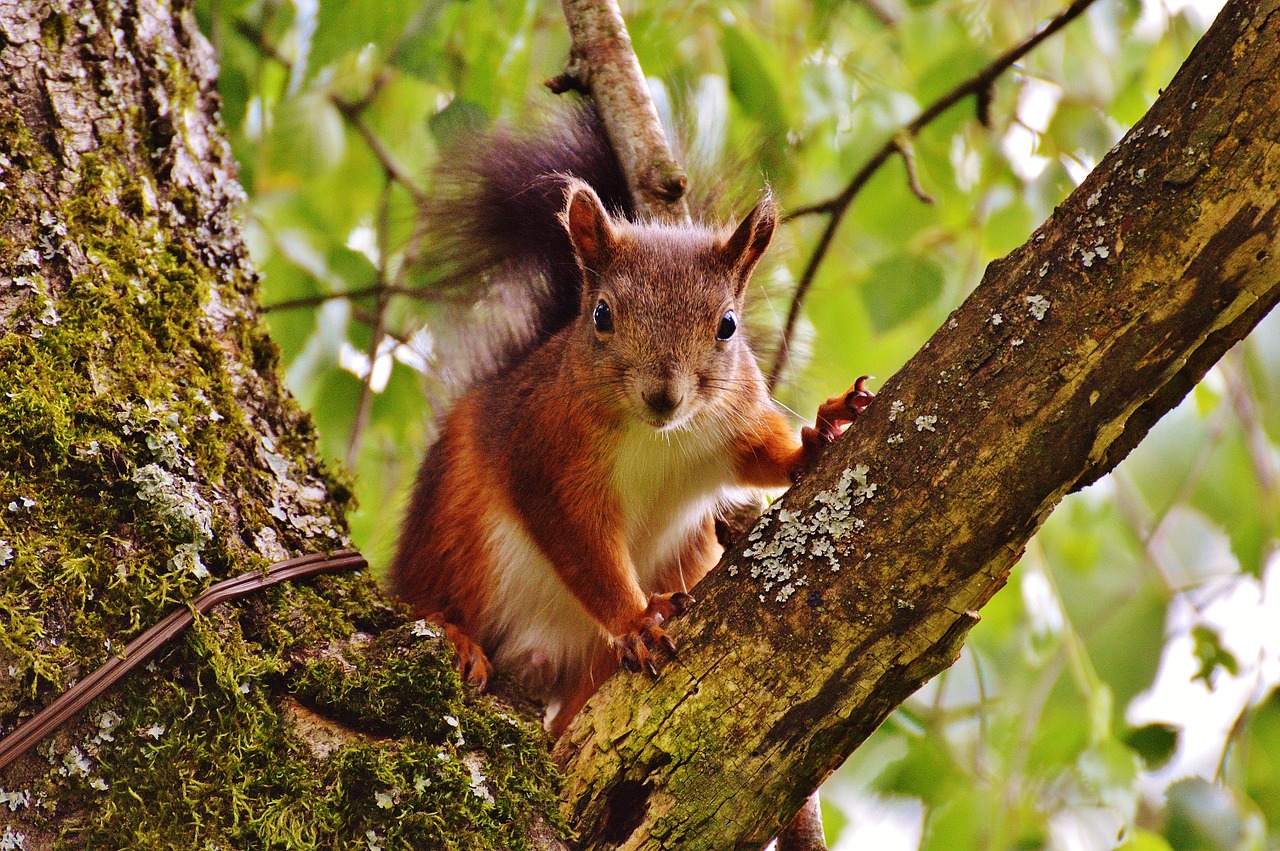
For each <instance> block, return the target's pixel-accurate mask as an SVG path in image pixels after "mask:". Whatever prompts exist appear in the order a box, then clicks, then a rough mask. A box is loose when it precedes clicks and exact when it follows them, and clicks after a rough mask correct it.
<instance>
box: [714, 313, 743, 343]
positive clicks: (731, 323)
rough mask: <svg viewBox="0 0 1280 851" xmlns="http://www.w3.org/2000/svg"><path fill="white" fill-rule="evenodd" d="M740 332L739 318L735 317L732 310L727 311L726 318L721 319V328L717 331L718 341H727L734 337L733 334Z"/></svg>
mask: <svg viewBox="0 0 1280 851" xmlns="http://www.w3.org/2000/svg"><path fill="white" fill-rule="evenodd" d="M737 330H738V318H737V317H736V316H734V315H733V311H732V310H726V311H725V313H724V316H722V317H720V327H719V328H717V329H716V339H717V340H721V341H723V340H727V339H729V338H730V337H732V336H733V332H734V331H737Z"/></svg>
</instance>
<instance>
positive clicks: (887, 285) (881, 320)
mask: <svg viewBox="0 0 1280 851" xmlns="http://www.w3.org/2000/svg"><path fill="white" fill-rule="evenodd" d="M942 284H943V272H942V267H941V266H940V265H939V264H938V263H937V262H935V261H934V260H931V259H929V258H925V257H919V256H917V255H914V254H907V253H904V254H897V255H895V256H893V257H890V258H889V259H887V260H883V261H881V262H880V263H877V264H876V265H875V266H874V267H873V268H872V270H871V277H870V279H869V280H868V281H867V283H866V284H865V285H864V286H863V289H862V292H863V298H864V299H865V301H866V304H867V313H868V315H870V317H871V323H872V325H873V327H874V328H875V330H876V331H888V330H889V329H891V328H895V327H897V326H898V325H900V324H902V323H903V322H905V321H907V320H908V319H910V318H911V317H913V316H915V315H916V314H917V313H919V312H920V311H921V310H923V309H924V308H926V307H928V306H929V305H931V304H933V302H934V301H935V300H936V299H937V298H938V296H939V295H941V294H942Z"/></svg>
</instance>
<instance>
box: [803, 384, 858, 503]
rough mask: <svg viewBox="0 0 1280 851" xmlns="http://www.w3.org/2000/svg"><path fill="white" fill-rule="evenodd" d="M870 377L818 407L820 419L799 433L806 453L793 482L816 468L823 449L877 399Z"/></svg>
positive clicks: (818, 417)
mask: <svg viewBox="0 0 1280 851" xmlns="http://www.w3.org/2000/svg"><path fill="white" fill-rule="evenodd" d="M870 380H871V376H869V375H864V376H862V377H861V378H859V379H858V380H857V381H855V382H853V386H852V387H850V388H849V389H848V390H847V391H846V392H845V393H843V394H842V395H840V396H832V397H831V398H830V399H828V400H827V401H825V402H823V403H822V404H821V405H819V406H818V416H817V419H815V420H814V423H813V425H811V426H805V427H804V428H802V429H801V430H800V443H801V446H802V447H803V451H802V452H801V454H800V461H799V463H797V464H796V465H795V467H794V468H792V470H791V481H793V482H794V481H795V480H796V479H798V478H799V477H800V474H801V473H803V472H804V471H805V470H808V469H809V467H811V466H812V465H813V462H814V461H817V460H818V456H819V455H821V454H822V450H824V449H826V448H827V447H828V446H830V445H831V444H832V443H833V442H835V439H836V438H837V437H839V436H840V434H841V433H842V432H843V431H844V427H845V426H846V425H848V424H849V423H851V422H853V421H854V420H856V419H857V418H858V416H859V415H860V414H861V413H862V412H863V411H864V410H866V408H867V406H868V405H870V404H871V400H872V399H874V398H875V394H874V393H872V392H871V391H870V390H868V389H867V388H866V384H867V382H868V381H870Z"/></svg>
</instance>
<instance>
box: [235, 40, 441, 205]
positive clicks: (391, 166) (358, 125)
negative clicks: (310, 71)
mask: <svg viewBox="0 0 1280 851" xmlns="http://www.w3.org/2000/svg"><path fill="white" fill-rule="evenodd" d="M234 26H235V30H236V32H238V33H240V35H242V36H244V38H245V39H246V40H248V41H249V42H250V43H251V44H252V45H253V46H254V47H256V48H257V49H258V51H259V52H260V53H261V54H262V55H263V56H265V57H267V58H268V59H271V60H272V61H274V62H277V63H279V64H280V66H281V67H283V68H284V69H285V70H286V71H289V72H290V73H292V71H293V63H292V62H291V61H290V60H289V58H288V57H287V56H285V55H284V54H282V53H281V52H280V51H279V50H277V49H276V46H275V45H273V44H272V43H271V42H269V41H267V39H266V36H264V35H263V33H262V31H261V30H259V29H258V28H257V27H254V26H253V25H252V24H250V23H249V22H248V21H246V20H244V19H243V18H237V19H236V20H235V22H234ZM386 81H387V77H386V75H385V74H383V75H379V76H378V77H377V79H375V80H374V83H373V87H372V88H371V89H370V90H369V93H368V94H366V95H365V96H364V97H362V98H361V99H360V100H358V101H349V100H347V99H346V98H344V97H342V96H341V95H339V94H337V93H336V92H329V103H331V104H333V107H334V109H336V110H338V113H339V114H340V115H341V116H342V118H343V120H344V121H346V122H347V124H349V125H351V128H352V129H353V130H355V131H356V133H358V134H360V138H362V139H364V142H365V144H366V145H368V146H369V150H370V151H372V152H373V155H374V157H376V158H377V160H378V163H379V164H380V165H381V166H382V170H383V171H384V172H385V173H386V175H387V176H388V177H390V178H391V179H392V180H394V181H395V182H396V183H399V184H400V185H401V186H403V187H404V188H405V190H406V191H407V192H408V193H409V194H410V195H412V196H413V200H414V202H415V203H416V204H417V205H418V206H422V205H423V203H425V201H426V199H427V193H426V191H425V190H423V188H422V187H420V186H419V185H418V184H417V182H416V181H415V180H414V179H413V177H412V176H411V175H410V174H409V172H407V171H406V170H405V168H404V166H402V165H400V162H399V161H398V160H397V159H396V158H395V156H394V155H393V154H392V153H391V151H390V150H389V149H388V148H387V146H386V145H384V144H383V143H382V140H381V139H379V138H378V137H377V136H376V135H375V134H374V132H373V130H372V129H371V128H370V127H369V124H368V122H367V121H365V120H364V111H365V110H366V109H367V108H368V107H369V105H370V104H372V103H373V101H374V98H376V97H377V94H378V92H379V91H381V90H382V86H383V85H384V84H385V83H386Z"/></svg>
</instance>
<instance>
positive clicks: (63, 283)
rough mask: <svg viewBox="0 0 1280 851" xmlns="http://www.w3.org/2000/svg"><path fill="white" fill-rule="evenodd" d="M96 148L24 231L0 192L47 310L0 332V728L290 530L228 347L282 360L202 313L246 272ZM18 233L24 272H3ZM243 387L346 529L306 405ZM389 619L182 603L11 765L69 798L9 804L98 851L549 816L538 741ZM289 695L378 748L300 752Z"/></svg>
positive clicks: (28, 153) (438, 833) (454, 842)
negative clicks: (168, 623)
mask: <svg viewBox="0 0 1280 851" xmlns="http://www.w3.org/2000/svg"><path fill="white" fill-rule="evenodd" d="M11 124H12V119H11V118H9V117H0V138H5V139H6V143H5V144H6V146H7V147H6V148H5V149H4V154H5V156H6V157H8V158H9V160H10V162H11V163H13V164H14V165H19V164H21V165H22V166H23V167H28V166H29V167H30V169H31V170H30V171H29V172H27V173H25V174H24V175H22V177H21V179H23V180H36V179H39V175H40V173H41V172H42V171H46V170H48V171H51V170H52V169H54V168H55V166H54V164H53V163H52V162H51V161H50V160H49V159H48V158H47V157H45V156H44V155H43V154H42V153H41V151H40V149H39V148H38V146H35V145H34V144H31V143H30V139H29V136H27V135H24V134H25V132H26V131H25V130H23V129H21V128H20V127H18V128H14V127H12V126H9V125H11ZM10 131H12V132H10ZM115 144H116V143H115V142H113V141H112V140H110V139H108V140H107V141H106V144H105V148H104V150H102V151H100V152H99V153H97V154H87V155H83V156H82V159H81V169H80V171H81V181H80V187H81V189H80V191H79V192H78V194H76V195H75V196H74V197H72V198H70V199H69V200H67V201H66V202H65V203H64V204H62V206H61V207H60V208H58V209H53V210H49V211H43V212H42V213H41V214H40V216H39V218H38V220H35V221H32V220H31V218H30V215H29V213H24V211H22V210H20V209H18V208H16V207H15V206H14V202H13V201H12V199H6V198H3V197H0V229H3V230H4V231H5V234H6V236H5V239H4V241H3V242H2V243H0V273H3V274H11V273H12V271H13V270H16V269H20V268H21V270H22V271H21V273H22V274H24V275H26V276H28V277H30V278H31V279H32V280H33V281H34V280H36V279H37V277H39V280H40V287H46V288H54V289H56V291H57V292H58V295H59V297H58V300H57V304H56V307H57V314H56V317H49V316H48V315H47V312H46V311H45V309H44V307H43V303H42V302H41V301H40V298H41V297H42V296H41V292H40V287H31V288H27V289H23V290H22V291H21V292H20V293H18V296H19V297H20V298H22V299H26V300H25V301H23V302H22V303H21V304H20V305H19V306H20V309H19V310H15V311H14V312H13V313H12V314H11V315H10V317H9V321H8V322H7V323H6V325H7V333H4V334H3V335H0V725H3V728H4V729H11V727H12V724H13V723H14V722H15V721H16V720H18V719H19V718H20V717H21V716H22V715H24V714H25V713H27V712H29V711H30V710H32V709H34V708H35V707H37V706H39V705H44V704H47V703H48V702H49V701H50V700H52V698H53V697H54V696H55V694H56V693H58V692H60V691H62V690H63V689H65V688H66V687H67V685H69V684H70V683H71V682H72V681H73V680H75V679H78V678H79V677H81V676H83V674H84V673H85V672H87V671H89V670H91V669H92V668H94V667H96V666H97V665H99V664H101V663H102V662H103V661H104V660H105V659H106V657H107V654H108V653H112V652H118V650H119V648H120V646H121V645H122V644H123V643H124V642H125V641H127V640H129V639H130V638H132V637H134V636H136V635H137V634H138V633H140V632H141V631H142V630H143V629H145V628H146V627H147V626H150V625H151V624H153V623H155V622H157V621H158V620H160V619H161V618H162V617H163V616H164V615H166V614H168V613H169V612H170V611H172V610H173V609H175V608H177V607H179V606H181V605H184V604H185V603H186V601H188V600H190V599H191V598H193V597H194V596H195V595H196V594H197V593H199V591H200V590H202V589H203V588H204V587H207V585H208V584H209V583H210V582H212V581H214V580H216V579H220V578H225V577H228V576H231V575H234V574H237V573H240V572H243V571H244V570H246V569H248V568H250V567H253V566H258V567H262V566H265V563H266V561H267V559H266V558H264V557H262V556H261V555H258V554H257V553H256V549H255V540H256V538H257V536H260V535H264V534H268V533H269V534H270V536H272V538H273V540H275V541H277V542H278V543H279V544H281V545H283V546H285V547H287V548H289V549H292V550H295V551H296V550H298V549H301V548H303V547H304V546H308V538H307V534H306V531H305V530H303V529H300V528H298V526H297V523H296V521H297V520H298V518H296V517H292V516H287V515H286V516H281V515H282V512H280V509H279V508H274V507H273V502H272V494H273V488H274V487H276V486H277V485H278V481H277V477H276V474H275V473H273V471H272V470H271V469H264V464H263V462H262V460H261V456H260V453H261V452H262V451H263V450H262V446H263V442H262V439H261V437H260V436H259V435H258V433H257V431H256V430H255V428H256V426H255V424H253V423H250V422H248V421H247V418H246V415H245V413H244V409H243V407H242V404H241V401H240V399H239V398H238V394H242V393H243V392H244V391H243V389H240V385H239V384H238V382H239V381H242V380H243V377H242V376H233V375H231V374H230V373H229V372H228V370H227V367H226V366H225V362H226V357H225V354H224V352H223V350H222V347H224V346H227V345H231V346H233V347H236V346H238V347H239V348H240V350H241V351H242V352H244V353H245V354H246V358H247V359H248V360H250V361H251V362H252V364H253V365H254V367H255V368H257V369H260V370H263V371H265V373H266V374H267V375H268V376H273V375H274V370H275V369H276V364H277V361H278V352H277V350H276V349H275V346H274V344H273V343H272V342H271V340H270V338H269V337H268V336H267V335H266V332H265V331H264V329H263V328H262V326H261V325H260V323H258V322H257V321H256V319H254V318H252V317H249V318H245V319H243V320H242V321H240V322H239V323H238V324H233V325H232V327H231V328H230V329H229V335H230V336H229V338H228V339H210V338H209V334H210V332H209V331H208V330H207V325H206V323H203V322H201V321H200V316H201V312H202V306H203V305H205V304H207V303H208V302H209V301H210V299H211V298H213V297H215V294H216V295H217V297H218V298H220V299H221V301H222V302H223V303H224V304H233V303H235V301H236V298H237V297H238V296H237V295H236V294H237V293H243V292H246V291H248V290H251V289H252V288H253V286H254V281H253V280H252V275H251V274H247V273H244V272H243V271H241V270H240V269H237V270H233V273H232V274H230V275H228V274H227V272H226V270H225V269H222V270H219V269H214V268H210V267H208V266H207V265H205V263H204V262H203V261H202V260H201V259H200V257H201V256H202V255H201V253H200V252H199V251H198V250H196V248H195V247H194V246H193V245H192V244H191V243H189V242H188V240H189V239H192V238H194V237H192V236H190V235H189V234H188V232H187V231H186V230H185V227H186V220H187V219H190V218H192V217H193V216H194V215H195V214H196V213H197V212H198V210H199V205H198V203H197V199H194V198H185V200H184V199H183V198H182V197H181V193H178V196H179V197H176V198H173V199H167V200H165V199H158V197H157V189H156V187H155V186H154V185H152V183H151V182H150V180H151V179H150V178H149V177H147V176H146V173H147V172H146V169H131V168H130V167H129V166H128V165H127V163H128V162H129V160H128V152H127V150H126V149H125V146H124V145H123V144H121V145H120V146H119V147H118V148H113V147H112V146H113V145H115ZM13 174H14V172H13V171H12V170H7V171H6V177H7V178H9V177H12V176H13ZM46 212H47V213H48V215H45V213H46ZM24 215H26V216H27V218H25V219H24V218H23V216H24ZM73 239H74V242H75V244H74V246H73V245H71V244H70V240H73ZM32 244H39V245H42V246H43V248H42V256H41V259H40V261H39V263H38V264H37V266H38V268H36V267H31V268H27V267H22V266H21V264H22V263H23V262H26V261H24V260H23V254H24V252H27V251H28V250H29V246H30V245H32ZM67 252H73V253H74V252H79V253H80V255H82V256H83V257H84V258H86V259H87V261H88V262H87V264H80V263H77V264H71V263H70V262H68V260H67V257H68V254H67ZM28 259H30V258H28ZM28 265H30V264H28ZM73 265H74V267H75V268H76V269H83V271H78V272H76V273H74V274H73V273H72V272H71V271H70V270H71V269H72V267H73ZM14 292H15V291H14V290H13V289H12V288H11V289H9V290H5V289H0V298H9V297H10V296H12V295H13V294H14ZM254 393H255V404H256V405H258V406H259V407H260V409H261V410H262V416H263V417H264V418H266V419H271V420H273V421H276V422H281V423H285V424H287V425H288V426H289V427H288V428H287V429H285V430H284V433H282V434H281V435H279V436H278V438H277V439H276V441H275V442H274V444H273V445H272V446H271V447H270V449H269V451H270V453H272V455H273V459H274V460H273V462H272V463H268V464H266V465H265V466H266V467H267V468H270V467H272V466H273V465H274V464H282V465H285V466H287V467H288V468H289V469H290V470H293V471H295V472H300V473H301V474H303V475H305V476H307V477H310V478H313V479H314V480H316V481H320V482H323V483H324V484H325V485H326V486H327V487H328V494H329V499H330V500H331V501H330V503H329V504H328V505H327V506H325V507H318V508H317V513H324V516H323V517H322V518H320V519H322V520H324V521H325V522H330V516H331V517H332V518H333V522H336V523H337V524H339V526H340V524H341V522H342V513H343V511H344V510H345V509H346V507H347V505H348V504H349V502H350V499H351V493H350V487H349V485H348V484H347V483H346V482H345V481H343V480H342V479H341V478H340V477H337V476H335V475H334V473H333V471H331V470H328V469H327V468H325V467H324V466H323V465H322V464H320V463H319V462H318V461H317V460H316V459H315V457H314V429H313V428H312V426H311V423H310V420H309V419H308V418H307V417H305V416H304V415H300V414H299V413H298V412H297V411H296V410H295V408H294V406H293V402H292V401H291V400H290V399H289V398H288V397H287V396H286V395H285V394H284V391H283V390H282V389H281V388H280V385H279V383H278V381H275V380H268V381H264V382H261V384H260V385H259V384H255V385H254ZM11 505H12V507H10V506H11ZM229 506H234V510H232V509H231V508H229ZM273 512H274V513H273ZM322 540H324V539H322ZM309 545H310V546H311V547H314V546H315V543H314V542H311V543H310V544H309ZM401 620H402V618H401V616H400V614H399V613H398V612H397V611H395V610H394V609H393V608H391V607H390V606H388V605H387V604H386V603H385V602H383V601H382V599H381V597H380V596H379V595H378V592H377V589H376V588H375V586H374V583H373V580H372V578H371V577H369V576H368V575H354V574H353V575H344V576H333V577H325V578H322V579H319V580H316V581H314V582H312V583H309V584H307V585H302V586H288V587H284V588H280V589H275V590H273V591H272V592H270V593H269V594H266V595H262V596H260V597H256V598H253V599H250V600H247V601H245V602H244V603H242V604H240V605H238V606H237V607H234V608H224V609H219V610H218V611H216V612H215V613H214V614H213V615H212V616H210V617H208V618H200V619H199V620H198V623H197V625H196V627H195V629H194V630H193V631H192V633H191V634H190V635H189V636H188V637H186V638H184V639H183V640H181V641H179V642H178V643H177V644H176V646H174V647H173V648H170V649H169V650H168V651H167V652H165V653H163V654H161V656H160V657H159V658H158V659H157V660H156V661H155V663H154V666H153V669H152V670H150V671H144V672H142V673H140V674H135V675H133V676H131V677H130V678H127V679H126V680H124V681H123V682H122V683H121V684H119V685H118V686H116V687H115V688H114V689H113V690H112V692H111V693H110V695H109V696H108V697H106V698H104V699H102V700H100V701H98V702H97V703H96V704H95V705H94V706H92V707H90V709H89V710H88V711H87V712H86V713H84V714H83V715H82V717H81V718H80V719H79V720H78V721H77V722H76V724H73V725H69V726H68V727H67V728H66V729H65V730H64V731H63V732H62V733H60V734H59V736H58V737H57V738H56V739H54V740H53V741H52V742H46V743H43V744H42V745H41V751H42V752H43V753H44V754H45V756H46V758H47V759H48V763H47V769H45V768H44V767H43V766H44V764H43V763H40V762H38V761H37V763H36V767H37V769H38V770H37V771H36V773H34V774H32V773H31V768H30V765H31V764H30V763H28V764H27V768H26V769H24V771H25V773H24V774H23V776H22V777H21V778H19V780H20V782H21V784H22V788H26V789H28V790H29V791H31V792H32V793H33V801H34V800H40V799H41V796H42V795H43V796H44V797H45V799H46V800H53V799H54V798H57V800H58V801H59V802H60V809H59V810H58V811H57V812H53V811H52V810H51V809H50V808H49V807H46V806H41V805H35V804H33V805H32V806H31V807H28V808H26V809H24V810H23V811H22V812H20V813H15V814H14V818H15V819H25V820H26V823H28V824H30V825H32V826H33V827H34V829H36V830H40V831H46V832H54V833H60V835H61V840H62V842H63V843H64V844H66V845H69V846H83V845H87V846H89V847H103V848H136V849H149V848H174V847H179V848H184V847H190V848H200V847H206V846H208V847H220V848H289V849H295V848H297V849H306V848H335V847H357V848H358V847H368V841H370V840H371V837H372V838H374V840H373V841H376V843H377V844H380V845H381V846H382V847H383V848H385V849H388V851H390V849H393V848H477V849H479V848H485V849H489V848H518V847H520V846H521V837H522V836H523V835H524V832H525V830H526V829H527V828H528V825H529V824H530V822H531V820H532V819H533V818H535V815H536V814H539V813H542V814H549V813H552V812H554V807H553V804H552V799H553V793H554V790H553V789H552V788H551V787H550V781H548V780H546V779H545V778H548V777H551V776H552V775H553V773H554V772H552V770H551V768H550V766H549V763H548V757H547V752H546V743H545V740H544V738H543V737H542V735H541V733H540V732H539V731H538V730H537V729H536V728H531V727H529V726H526V725H523V724H521V723H519V722H516V721H514V720H512V719H511V718H510V717H507V716H504V715H503V714H501V713H499V712H496V711H494V709H493V707H491V706H489V705H487V704H485V703H476V702H475V700H474V699H473V698H471V697H469V696H468V695H466V693H465V692H464V691H463V689H462V687H461V685H460V683H459V682H458V680H457V677H456V675H455V674H454V673H453V671H452V669H451V668H450V666H449V659H450V651H449V650H448V648H446V647H443V646H442V645H441V644H440V642H439V640H433V639H430V638H429V637H425V636H421V635H415V634H414V632H413V630H412V629H411V628H406V627H401V628H393V627H394V625H395V624H397V623H399V622H400V621H401ZM354 633H368V634H371V635H377V636H378V637H377V638H376V639H373V640H372V644H371V645H369V646H368V647H367V648H365V649H366V650H367V651H368V652H367V653H357V652H354V650H353V651H352V652H351V653H349V654H348V655H349V656H350V658H349V659H347V664H346V665H338V664H337V663H336V662H335V660H334V659H333V658H326V657H324V656H314V655H312V656H308V655H306V652H305V651H306V649H307V648H314V647H335V646H341V645H342V643H343V642H347V641H348V640H349V638H350V636H351V635H353V634H354ZM290 690H294V691H296V692H297V694H298V695H299V696H300V697H301V698H302V699H303V700H304V701H305V702H306V703H308V704H310V705H311V706H313V707H315V708H316V709H318V710H319V711H320V712H322V713H324V714H327V715H331V716H336V717H338V718H341V719H343V720H344V721H345V722H346V723H347V724H349V725H351V726H352V727H355V728H357V729H364V730H374V731H378V732H380V733H383V734H389V735H392V736H395V737H397V738H396V739H394V740H383V739H377V740H370V739H367V738H363V737H359V736H357V737H356V738H355V739H354V742H355V743H354V744H350V745H348V746H345V747H341V748H339V749H338V750H336V751H334V752H333V753H331V754H329V755H327V756H324V757H318V756H317V755H316V754H315V753H313V751H312V749H311V747H310V746H309V745H308V744H307V743H305V742H303V741H301V740H299V739H298V738H297V736H296V735H295V733H294V732H293V727H292V726H291V724H290V723H288V722H287V720H286V719H285V716H284V712H283V710H282V708H281V697H282V695H283V694H284V693H285V692H287V691H290ZM449 719H454V720H455V721H456V722H457V723H456V725H455V724H454V723H452V722H451V721H450V720H449ZM480 775H483V778H484V779H483V780H479V779H478V777H479V776H480ZM539 778H542V779H539ZM5 781H6V785H8V786H9V788H13V786H14V785H16V784H14V783H13V782H12V781H13V778H11V777H6V778H5ZM480 786H483V789H484V790H485V791H486V792H487V793H488V795H489V796H492V798H493V800H489V798H488V797H486V795H485V794H481V793H479V788H480ZM370 832H372V833H370Z"/></svg>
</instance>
